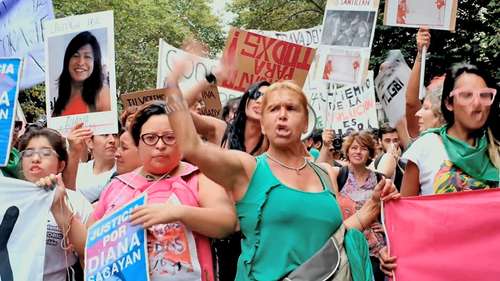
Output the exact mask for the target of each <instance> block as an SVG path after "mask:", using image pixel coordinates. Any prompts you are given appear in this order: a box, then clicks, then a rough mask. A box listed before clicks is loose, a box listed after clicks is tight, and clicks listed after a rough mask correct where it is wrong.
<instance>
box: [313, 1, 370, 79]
mask: <svg viewBox="0 0 500 281" xmlns="http://www.w3.org/2000/svg"><path fill="white" fill-rule="evenodd" d="M378 5H379V0H356V1H353V0H329V1H328V2H327V4H326V9H325V16H324V18H323V32H322V35H321V43H320V45H319V47H318V57H317V64H316V67H315V68H314V69H313V70H314V71H313V77H314V80H316V79H323V80H326V81H330V82H335V83H342V84H351V85H353V84H361V82H362V81H364V79H366V77H367V75H368V65H369V61H370V52H371V47H372V43H373V36H374V33H375V23H376V20H377V11H378Z"/></svg>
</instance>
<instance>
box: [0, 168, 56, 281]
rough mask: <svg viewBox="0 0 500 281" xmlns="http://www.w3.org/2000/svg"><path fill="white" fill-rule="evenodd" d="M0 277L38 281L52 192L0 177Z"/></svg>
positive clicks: (41, 274)
mask: <svg viewBox="0 0 500 281" xmlns="http://www.w3.org/2000/svg"><path fill="white" fill-rule="evenodd" d="M0 186H1V188H0V257H1V258H0V269H1V270H0V280H2V281H5V280H7V281H8V280H15V281H42V280H43V270H44V258H45V247H46V245H45V240H46V238H47V237H46V233H47V221H48V219H49V212H50V206H51V205H52V201H53V199H54V192H48V191H45V190H44V189H43V188H40V187H38V186H35V185H34V184H33V183H30V182H27V181H22V180H18V179H13V178H8V177H1V176H0Z"/></svg>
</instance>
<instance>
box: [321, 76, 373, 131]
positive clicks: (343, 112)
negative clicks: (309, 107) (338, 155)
mask: <svg viewBox="0 0 500 281" xmlns="http://www.w3.org/2000/svg"><path fill="white" fill-rule="evenodd" d="M331 85H334V84H331ZM334 87H335V86H334ZM326 100H327V106H326V108H324V110H325V111H326V112H325V113H323V114H324V119H325V125H326V127H327V128H330V129H333V130H334V131H335V132H336V133H337V134H345V133H346V132H348V131H361V130H367V129H371V128H378V119H377V108H376V104H375V86H374V85H373V72H372V71H370V72H369V74H368V79H366V80H365V81H364V83H363V84H361V85H360V86H343V87H341V88H333V89H332V88H330V89H329V90H328V95H327V97H326Z"/></svg>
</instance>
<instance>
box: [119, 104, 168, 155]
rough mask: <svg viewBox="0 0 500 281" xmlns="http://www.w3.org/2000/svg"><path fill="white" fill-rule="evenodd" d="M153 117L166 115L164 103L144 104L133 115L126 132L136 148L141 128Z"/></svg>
mask: <svg viewBox="0 0 500 281" xmlns="http://www.w3.org/2000/svg"><path fill="white" fill-rule="evenodd" d="M154 115H167V108H166V104H165V102H164V101H153V102H149V103H146V104H144V105H143V106H141V107H140V108H139V110H138V111H137V112H136V113H135V115H134V119H133V121H132V123H131V124H130V128H128V130H130V134H131V135H132V139H134V143H135V145H136V146H139V141H140V139H141V130H142V126H143V125H144V123H146V122H147V121H148V120H149V118H151V116H154Z"/></svg>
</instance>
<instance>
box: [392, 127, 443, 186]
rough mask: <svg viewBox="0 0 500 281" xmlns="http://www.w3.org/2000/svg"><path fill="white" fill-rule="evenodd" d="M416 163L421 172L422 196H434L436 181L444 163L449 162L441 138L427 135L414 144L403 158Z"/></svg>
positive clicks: (432, 134) (435, 135)
mask: <svg viewBox="0 0 500 281" xmlns="http://www.w3.org/2000/svg"><path fill="white" fill-rule="evenodd" d="M402 158H403V159H405V160H410V161H411V162H413V163H415V165H417V167H418V171H419V180H420V194H421V195H429V194H434V180H435V178H436V175H437V174H438V172H439V171H440V169H441V167H442V165H443V163H444V162H445V161H446V160H449V157H448V154H447V153H446V149H445V147H444V145H443V142H442V140H441V137H440V136H439V135H438V134H434V133H427V134H425V135H423V136H421V137H419V138H418V139H417V140H415V142H413V143H412V144H411V145H410V147H409V148H408V150H406V151H405V153H404V154H403V156H402Z"/></svg>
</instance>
